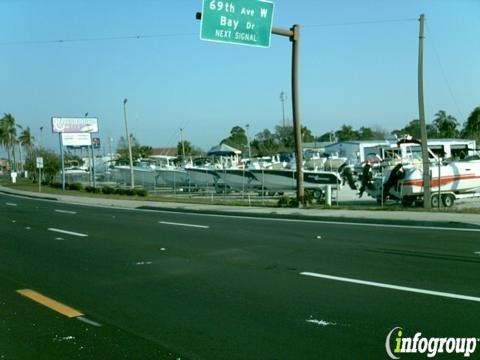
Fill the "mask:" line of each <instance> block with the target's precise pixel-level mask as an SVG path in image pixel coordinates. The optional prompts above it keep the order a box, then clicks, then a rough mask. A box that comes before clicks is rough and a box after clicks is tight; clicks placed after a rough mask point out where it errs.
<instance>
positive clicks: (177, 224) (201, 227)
mask: <svg viewBox="0 0 480 360" xmlns="http://www.w3.org/2000/svg"><path fill="white" fill-rule="evenodd" d="M158 223H159V224H164V225H175V226H187V227H194V228H200V229H209V228H210V226H207V225H193V224H183V223H175V222H169V221H159V222H158Z"/></svg>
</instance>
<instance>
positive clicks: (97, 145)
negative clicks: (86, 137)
mask: <svg viewBox="0 0 480 360" xmlns="http://www.w3.org/2000/svg"><path fill="white" fill-rule="evenodd" d="M92 145H93V147H94V148H95V149H100V138H98V137H95V138H92Z"/></svg>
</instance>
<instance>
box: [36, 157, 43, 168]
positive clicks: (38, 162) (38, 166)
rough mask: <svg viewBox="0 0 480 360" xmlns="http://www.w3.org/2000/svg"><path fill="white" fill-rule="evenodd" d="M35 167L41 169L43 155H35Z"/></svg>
mask: <svg viewBox="0 0 480 360" xmlns="http://www.w3.org/2000/svg"><path fill="white" fill-rule="evenodd" d="M36 160H37V169H43V157H37V159H36Z"/></svg>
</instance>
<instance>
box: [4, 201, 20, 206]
mask: <svg viewBox="0 0 480 360" xmlns="http://www.w3.org/2000/svg"><path fill="white" fill-rule="evenodd" d="M5 205H7V206H17V204H14V203H9V202H8V203H5Z"/></svg>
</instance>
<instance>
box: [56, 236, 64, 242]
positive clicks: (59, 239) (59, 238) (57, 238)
mask: <svg viewBox="0 0 480 360" xmlns="http://www.w3.org/2000/svg"><path fill="white" fill-rule="evenodd" d="M55 240H58V241H61V240H63V238H62V237H56V238H55Z"/></svg>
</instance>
